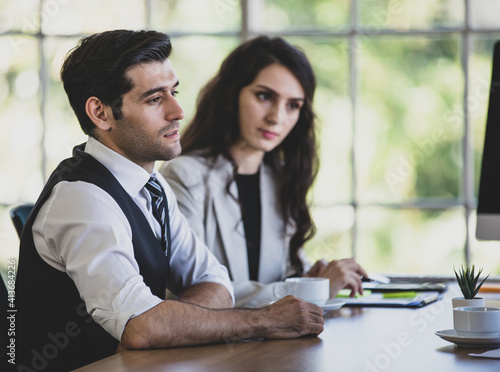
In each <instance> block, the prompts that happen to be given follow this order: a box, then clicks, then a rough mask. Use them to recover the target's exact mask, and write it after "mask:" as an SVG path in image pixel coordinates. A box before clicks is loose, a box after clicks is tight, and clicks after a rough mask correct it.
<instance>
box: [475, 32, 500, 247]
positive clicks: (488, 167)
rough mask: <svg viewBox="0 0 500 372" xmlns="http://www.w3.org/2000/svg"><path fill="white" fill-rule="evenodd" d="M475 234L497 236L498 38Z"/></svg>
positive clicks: (499, 152) (499, 169) (499, 208)
mask: <svg viewBox="0 0 500 372" xmlns="http://www.w3.org/2000/svg"><path fill="white" fill-rule="evenodd" d="M476 237H477V238H478V239H482V240H500V41H497V42H496V44H495V48H494V51H493V66H492V73H491V86H490V100H489V105H488V116H487V119H486V131H485V135H484V150H483V162H482V166H481V178H480V181H479V194H478V205H477V229H476Z"/></svg>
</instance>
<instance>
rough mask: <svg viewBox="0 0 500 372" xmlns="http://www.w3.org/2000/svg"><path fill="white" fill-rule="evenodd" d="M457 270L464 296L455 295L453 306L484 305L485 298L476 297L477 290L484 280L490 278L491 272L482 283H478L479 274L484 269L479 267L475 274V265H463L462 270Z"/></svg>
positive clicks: (456, 273) (456, 274) (458, 280)
mask: <svg viewBox="0 0 500 372" xmlns="http://www.w3.org/2000/svg"><path fill="white" fill-rule="evenodd" d="M453 271H454V272H455V277H456V278H457V282H458V285H459V286H460V290H461V291H462V294H463V297H453V298H452V299H451V301H452V303H453V307H458V306H484V298H481V297H476V295H477V292H478V291H479V289H480V288H481V286H482V285H483V283H484V281H485V280H486V279H488V277H489V274H488V275H487V276H486V278H484V279H483V280H482V282H481V283H479V284H477V282H478V280H479V276H480V275H481V273H482V272H483V269H482V268H481V269H479V271H478V273H477V275H476V274H475V267H474V265H472V267H470V266H465V267H464V266H461V267H460V270H459V271H458V272H457V271H456V270H455V268H453Z"/></svg>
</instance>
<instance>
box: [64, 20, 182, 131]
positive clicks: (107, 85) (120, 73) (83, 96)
mask: <svg viewBox="0 0 500 372" xmlns="http://www.w3.org/2000/svg"><path fill="white" fill-rule="evenodd" d="M171 51H172V45H171V43H170V37H169V36H168V35H167V34H164V33H161V32H157V31H129V30H115V31H106V32H102V33H98V34H94V35H91V36H87V37H84V38H82V39H81V40H80V43H79V44H78V46H76V47H75V48H74V49H72V50H71V51H70V52H69V53H68V55H67V56H66V59H65V61H64V63H63V65H62V68H61V80H62V82H63V84H64V89H65V91H66V94H67V95H68V98H69V102H70V104H71V107H73V110H74V111H75V114H76V117H77V118H78V121H79V122H80V126H81V127H82V130H83V131H84V133H85V134H88V135H92V133H93V131H94V129H95V125H94V123H93V122H92V121H91V120H90V118H89V117H88V116H87V114H86V112H85V104H86V102H87V100H88V99H89V98H90V97H97V98H99V99H100V100H101V101H102V102H103V103H104V104H106V105H109V106H111V108H112V110H113V116H114V118H115V119H116V120H118V119H121V117H122V112H121V109H122V103H123V102H122V100H123V96H124V94H126V93H127V92H129V91H130V90H131V89H132V88H133V82H132V81H130V79H128V78H127V77H126V76H125V73H126V71H127V69H128V68H130V67H132V66H135V65H137V64H141V63H150V62H156V61H157V62H162V61H164V60H165V59H167V58H168V57H169V55H170V53H171Z"/></svg>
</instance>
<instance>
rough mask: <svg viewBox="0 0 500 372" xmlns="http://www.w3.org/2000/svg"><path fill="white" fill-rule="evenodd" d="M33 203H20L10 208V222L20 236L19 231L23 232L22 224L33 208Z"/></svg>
mask: <svg viewBox="0 0 500 372" xmlns="http://www.w3.org/2000/svg"><path fill="white" fill-rule="evenodd" d="M33 206H34V204H31V203H29V204H21V205H18V206H17V207H15V208H12V209H11V210H10V218H11V219H12V223H13V224H14V227H15V228H16V231H17V235H19V237H21V233H22V232H23V227H24V224H25V223H26V220H27V219H28V216H29V214H30V213H31V210H32V209H33Z"/></svg>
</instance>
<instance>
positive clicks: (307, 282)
mask: <svg viewBox="0 0 500 372" xmlns="http://www.w3.org/2000/svg"><path fill="white" fill-rule="evenodd" d="M274 295H275V297H277V298H282V297H285V296H287V295H293V296H295V297H298V298H300V299H302V300H304V301H307V302H311V303H313V304H316V305H318V306H323V305H325V304H326V302H327V301H328V299H329V298H330V279H328V278H309V277H300V278H287V279H285V281H284V282H282V283H276V285H275V287H274Z"/></svg>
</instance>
